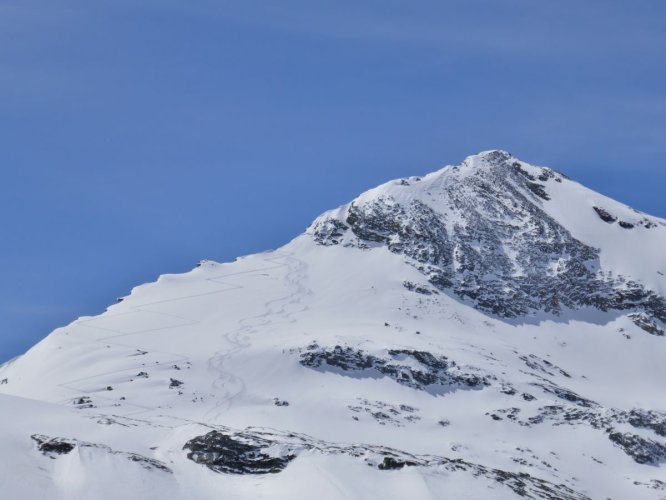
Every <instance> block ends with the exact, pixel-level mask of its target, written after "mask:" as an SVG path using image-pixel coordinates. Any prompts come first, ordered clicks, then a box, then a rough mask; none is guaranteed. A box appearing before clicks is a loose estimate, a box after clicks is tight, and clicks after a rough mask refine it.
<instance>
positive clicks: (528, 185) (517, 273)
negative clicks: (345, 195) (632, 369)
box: [308, 151, 666, 322]
mask: <svg viewBox="0 0 666 500" xmlns="http://www.w3.org/2000/svg"><path fill="white" fill-rule="evenodd" d="M581 198H583V200H582V201H581ZM571 207H574V210H573V211H572V209H571ZM604 207H606V208H604ZM576 210H577V211H579V213H578V214H576V213H575V212H576ZM577 219H584V220H586V223H587V224H589V226H590V227H592V228H593V229H594V230H591V231H590V233H591V235H592V236H597V239H596V240H595V239H593V238H590V236H587V237H586V238H585V239H586V241H587V242H586V243H584V242H583V241H582V240H581V239H578V238H576V237H574V235H573V234H572V232H571V231H569V229H567V224H568V223H569V222H570V221H573V220H577ZM575 225H576V232H577V233H579V234H585V233H586V231H585V230H584V225H583V224H581V223H580V222H579V223H578V224H575ZM610 226H613V227H610ZM599 228H602V229H606V230H610V231H609V235H602V234H600V230H599ZM308 232H309V234H311V235H312V236H313V237H314V239H315V240H316V241H317V242H318V243H320V244H322V245H338V244H341V245H345V246H354V247H357V248H369V247H372V246H376V245H385V246H386V247H387V248H388V249H389V250H390V251H391V252H394V253H397V254H402V255H405V256H406V257H408V258H409V262H410V263H411V264H412V265H414V266H415V267H417V268H418V269H419V271H420V272H421V273H423V274H424V275H425V276H426V277H427V279H428V281H429V282H430V283H431V284H432V285H434V286H435V287H437V288H438V289H439V290H441V291H447V292H452V293H453V294H454V295H455V296H457V297H459V298H460V299H462V300H466V301H468V302H469V303H471V304H473V305H474V306H475V307H477V308H478V309H480V310H482V311H485V312H488V313H491V314H493V315H496V316H499V317H504V318H514V317H524V316H527V315H534V314H535V313H537V312H545V313H552V314H555V315H559V314H561V313H562V311H563V310H564V309H581V308H583V307H593V308H596V309H599V310H602V311H608V310H618V311H626V310H633V311H635V312H636V314H640V315H641V316H644V315H647V316H649V317H651V318H654V319H655V320H658V321H660V322H665V321H666V300H664V297H663V295H662V291H663V288H664V286H663V285H664V283H665V282H664V276H663V273H662V272H660V269H661V268H663V267H665V266H666V261H664V259H663V257H662V256H659V257H658V258H656V259H652V260H650V261H649V262H651V263H652V264H653V265H655V264H656V266H655V267H656V269H655V268H654V267H653V268H652V269H648V270H646V269H645V267H646V266H645V261H644V260H642V259H641V258H640V255H638V256H635V255H636V253H638V254H640V253H641V250H639V251H638V252H636V253H633V252H632V254H633V255H632V257H631V258H629V254H627V253H625V254H624V257H623V258H622V259H618V257H617V255H616V254H615V252H614V251H613V248H614V245H615V244H617V239H618V238H617V237H616V233H621V236H622V237H623V238H624V240H625V241H624V245H622V247H623V248H628V247H629V246H638V247H639V248H642V247H643V245H642V243H643V242H645V243H648V244H647V245H645V248H647V249H648V250H647V252H649V254H650V255H651V256H652V255H656V254H655V253H654V247H655V246H657V245H656V244H657V243H658V242H663V241H665V239H666V223H665V222H664V221H662V220H659V219H655V218H651V217H647V216H645V215H643V214H640V213H637V212H634V211H631V210H630V209H628V208H626V207H621V206H618V204H617V203H615V202H612V201H611V200H608V199H604V198H603V197H601V196H600V195H597V194H595V193H592V192H590V191H587V190H583V189H582V188H581V186H579V185H577V184H575V183H573V182H572V181H570V180H569V179H567V178H566V177H564V176H563V175H562V174H559V173H557V172H555V171H553V170H551V169H549V168H541V167H534V166H532V165H529V164H526V163H524V162H521V161H519V160H518V159H516V158H514V157H512V156H511V155H510V154H508V153H506V152H503V151H490V152H486V153H481V154H479V155H476V156H471V157H469V158H467V159H466V160H465V161H464V162H463V164H462V165H460V166H458V167H447V168H445V169H443V170H440V171H439V172H436V173H434V174H430V175H427V176H425V177H424V178H418V177H416V178H410V179H401V180H399V181H394V182H390V183H388V184H385V185H383V186H380V187H378V188H376V189H373V190H370V191H368V192H366V193H364V194H363V195H361V196H359V197H358V198H357V199H356V200H354V201H353V202H351V203H350V204H348V205H345V206H344V207H342V208H340V209H338V210H336V211H333V212H329V213H327V214H324V215H323V216H322V217H320V218H318V219H317V220H316V221H315V222H314V223H313V225H312V226H311V227H310V228H309V229H308ZM643 252H645V250H643ZM603 253H608V254H610V255H612V257H611V258H609V259H607V261H606V262H603V264H602V254H603ZM618 260H619V261H620V262H621V263H622V265H617V266H616V265H613V263H614V262H617V261H618ZM632 260H633V261H634V262H633V265H632V263H631V261H632ZM623 273H628V274H627V275H625V274H623ZM646 276H649V277H650V278H651V279H649V280H648V283H647V285H646V284H644V283H640V282H639V281H637V279H644V278H645V277H646Z"/></svg>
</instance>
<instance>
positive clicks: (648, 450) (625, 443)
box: [608, 432, 666, 465]
mask: <svg viewBox="0 0 666 500" xmlns="http://www.w3.org/2000/svg"><path fill="white" fill-rule="evenodd" d="M608 439H610V440H611V441H612V442H613V443H615V444H616V445H617V446H619V447H620V448H622V450H624V452H625V453H626V454H627V455H629V456H630V457H631V458H633V459H634V461H635V462H637V463H639V464H650V465H658V464H659V463H661V462H663V461H665V460H666V445H664V444H662V443H658V442H656V441H653V440H652V439H646V438H643V437H641V436H638V435H636V434H631V433H629V432H611V433H610V434H609V435H608Z"/></svg>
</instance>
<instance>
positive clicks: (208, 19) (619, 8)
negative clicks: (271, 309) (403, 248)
mask: <svg viewBox="0 0 666 500" xmlns="http://www.w3.org/2000/svg"><path fill="white" fill-rule="evenodd" d="M665 57H666V2H664V1H662V0H654V1H645V0H635V1H626V0H625V1H614V0H575V1H571V0H558V1H550V0H549V1H546V0H501V1H500V0H493V1H489V0H485V1H484V0H461V1H442V0H439V1H420V2H414V1H393V0H382V1H363V0H354V1H346V0H345V1H342V0H338V1H315V2H312V1H291V0H281V1H272V2H269V1H264V2H258V1H252V0H242V1H238V2H226V1H210V0H199V1H190V0H187V1H186V0H183V1H175V0H132V1H126V0H113V1H104V0H96V1H90V0H85V1H60V0H48V1H33V0H21V1H15V0H11V1H6V0H0V165H1V167H0V168H1V169H2V170H1V172H2V177H1V178H0V221H1V222H0V224H1V226H0V227H1V228H2V240H1V242H2V244H1V245H0V275H1V278H2V280H1V281H0V360H2V359H7V358H9V357H12V356H14V355H16V354H18V353H20V352H22V351H24V350H25V349H27V348H28V347H29V346H30V345H32V344H33V343H34V342H36V341H37V340H39V339H40V338H42V337H43V336H45V335H46V334H48V333H49V331H51V330H52V329H53V328H55V327H57V326H60V325H63V324H66V323H68V322H69V321H71V320H73V319H75V318H76V317H77V316H79V315H84V314H95V313H99V312H101V311H102V310H103V309H104V306H105V305H107V304H109V303H112V302H113V301H114V300H115V298H116V297H118V296H121V295H124V294H126V293H128V292H129V290H130V289H131V287H132V286H134V285H137V284H140V283H142V282H145V281H149V280H153V279H155V278H156V277H157V276H158V275H159V274H161V273H168V272H181V271H186V270H189V269H190V268H191V267H193V266H194V264H195V263H196V262H197V261H198V260H199V259H203V258H209V259H215V260H221V261H224V260H232V259H233V258H234V257H236V256H238V255H242V254H247V253H252V252H256V251H260V250H264V249H268V248H275V247H277V246H280V245H281V244H283V243H285V242H286V241H288V240H289V239H291V238H292V237H293V236H295V235H296V234H298V233H299V232H301V231H302V230H303V229H304V228H305V227H306V226H307V225H308V224H309V222H310V221H311V220H312V219H313V218H314V217H315V216H316V215H318V214H319V213H320V212H322V211H324V210H326V209H328V208H332V207H334V206H337V205H340V204H342V203H343V202H346V201H347V200H349V199H350V198H352V197H354V196H355V195H356V194H358V193H359V192H361V191H363V190H365V189H367V188H370V187H372V186H374V185H376V184H379V183H381V182H383V181H385V180H388V179H390V178H395V177H400V176H407V175H418V174H423V173H426V172H428V171H431V170H434V169H437V168H439V167H440V166H442V165H443V164H447V163H457V162H459V161H460V160H462V159H463V158H464V157H465V156H467V155H468V154H471V153H475V152H478V151H480V150H486V149H493V148H501V149H507V150H509V151H511V152H512V153H514V154H516V155H517V156H519V157H521V158H522V159H524V160H526V161H529V162H532V163H537V164H543V165H549V166H552V167H554V168H556V169H558V170H561V171H563V172H564V173H566V174H568V175H569V176H571V177H573V178H575V179H577V180H579V181H581V182H583V183H584V184H586V185H588V186H589V187H592V188H593V189H596V190H598V191H601V192H603V193H605V194H608V195H610V196H612V197H614V198H617V199H619V200H621V201H624V202H626V203H629V204H630V205H633V206H635V207H636V208H639V209H641V210H644V211H647V212H650V213H652V214H654V215H659V216H662V217H665V216H666V198H665V197H664V187H666V182H665V181H666V169H665V168H664V167H665V166H666V161H665V159H664V138H665V137H666V63H665Z"/></svg>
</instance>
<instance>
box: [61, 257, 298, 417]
mask: <svg viewBox="0 0 666 500" xmlns="http://www.w3.org/2000/svg"><path fill="white" fill-rule="evenodd" d="M263 260H264V262H266V263H270V264H271V265H269V266H267V267H266V266H264V267H258V268H255V269H250V270H247V271H240V272H235V273H228V274H223V275H220V276H215V277H212V278H205V279H204V280H205V281H209V282H212V283H215V284H219V285H222V286H224V289H222V290H215V291H211V292H205V293H199V294H191V295H184V296H181V297H175V298H170V299H165V300H159V301H154V302H147V303H143V304H139V305H136V306H130V307H129V309H130V311H128V312H124V313H120V314H116V315H111V316H106V318H109V317H118V316H124V315H128V314H132V313H140V312H144V313H149V314H152V315H159V316H164V317H168V318H170V319H174V320H177V321H179V323H178V324H175V325H168V326H161V327H157V328H150V329H147V330H139V331H136V332H129V333H128V332H123V331H120V330H116V329H113V328H107V327H101V326H96V325H93V324H90V323H93V322H94V321H96V320H98V319H100V317H99V316H97V317H94V318H90V319H84V320H78V321H76V322H75V323H76V324H77V325H79V326H83V327H86V328H92V329H95V330H101V331H106V332H109V333H111V334H112V335H109V336H106V337H101V338H98V339H94V340H91V341H90V342H91V343H97V344H103V345H105V346H107V345H114V346H117V347H122V348H128V349H133V350H136V351H140V352H142V353H152V354H158V355H165V356H166V357H167V359H166V360H162V361H156V362H155V363H154V364H153V365H151V366H153V367H157V366H163V365H173V364H177V363H186V362H189V361H190V357H189V356H185V355H182V354H178V353H173V352H169V351H163V350H157V349H146V348H144V347H142V346H141V345H140V344H139V343H131V342H118V341H117V339H121V338H122V339H126V340H127V341H129V340H131V338H132V336H136V335H143V334H146V333H159V332H161V331H164V330H168V329H172V328H179V327H184V326H189V325H195V324H200V323H201V321H199V320H197V319H193V318H187V317H184V316H178V315H175V314H170V313H164V312H159V311H154V310H150V309H147V307H149V306H154V305H157V304H164V303H169V302H178V301H182V300H186V299H191V298H195V297H202V296H206V295H213V294H219V293H224V292H230V291H233V290H238V289H242V288H244V286H243V285H239V284H237V283H234V282H230V281H228V280H229V278H233V277H236V276H241V275H247V274H252V273H259V272H265V271H271V270H274V269H279V268H282V267H287V275H286V277H285V280H286V282H287V284H288V285H289V286H290V288H292V290H291V291H290V292H289V293H288V294H287V295H285V296H283V297H278V298H277V299H272V300H270V301H268V302H266V303H264V305H263V307H264V309H265V310H264V311H263V312H262V313H260V314H258V315H255V316H251V317H249V318H243V319H241V320H239V321H238V323H239V326H238V327H236V328H234V329H233V330H231V331H229V332H227V333H225V334H224V335H223V339H224V340H225V341H227V342H228V343H229V344H230V345H231V347H230V348H229V349H226V350H224V351H218V352H217V353H215V355H214V356H213V357H211V358H210V359H209V360H208V366H209V367H210V368H211V369H212V370H214V371H217V372H218V377H217V378H216V379H215V380H214V381H213V384H212V387H213V389H214V390H224V391H225V392H224V394H223V395H222V398H221V400H220V401H219V402H218V403H217V404H216V407H215V408H213V409H212V410H209V411H208V412H207V413H206V414H205V415H204V419H203V420H206V419H207V417H208V416H209V414H211V413H212V412H215V415H214V418H218V417H219V416H220V415H221V414H222V413H223V412H224V411H225V409H228V408H229V407H230V406H231V403H232V401H233V400H234V399H235V398H236V397H237V396H239V395H240V394H242V393H243V392H244V391H245V383H244V381H243V380H242V379H240V378H239V377H237V376H235V375H233V374H232V373H230V372H228V371H226V370H225V369H224V363H225V361H227V360H228V359H229V358H231V357H232V356H233V355H234V354H236V353H238V352H240V351H242V350H244V349H246V348H248V347H249V346H250V345H251V344H250V342H249V335H251V334H252V333H254V332H256V331H257V328H258V327H260V326H263V325H266V324H269V323H274V322H275V321H274V320H273V317H277V316H280V315H281V316H282V317H283V321H285V322H289V321H294V320H290V318H291V316H292V315H293V314H294V313H295V312H299V311H304V310H307V306H302V307H300V309H298V310H295V311H287V307H288V306H289V305H291V304H300V303H301V301H302V298H303V297H304V296H305V295H306V294H308V293H311V292H310V291H309V290H308V289H307V288H305V287H304V286H303V284H302V283H301V281H302V280H303V278H305V276H306V273H305V269H306V264H305V263H304V262H302V261H301V260H300V259H297V258H295V257H293V254H291V253H287V252H282V253H281V254H278V255H277V256H275V257H270V258H266V259H263ZM281 260H286V262H278V261H281ZM276 306H277V308H276ZM137 368H138V369H141V367H140V366H133V367H131V368H122V369H119V370H113V371H108V372H101V373H96V374H95V375H91V376H88V377H83V378H78V379H74V380H69V381H66V382H64V383H62V384H58V385H57V386H58V387H62V388H64V389H67V390H69V391H72V392H75V393H77V394H78V395H94V397H95V399H98V400H99V399H101V400H106V401H108V402H110V403H112V404H113V405H120V406H124V407H132V408H135V409H136V410H137V411H133V412H130V413H126V414H124V415H122V417H124V418H130V417H131V416H135V415H138V414H141V413H146V412H150V411H156V410H163V409H164V408H161V407H159V406H158V407H151V406H147V405H141V404H137V403H130V402H127V401H123V402H122V403H119V401H118V400H117V399H114V398H111V397H106V396H101V395H99V390H96V389H93V390H91V389H83V388H81V387H77V386H76V385H77V383H80V382H84V381H87V380H91V379H94V378H99V377H103V376H108V375H114V374H117V373H124V372H131V371H136V369H137ZM233 384H235V385H236V386H237V388H236V389H232V388H230V387H229V385H233ZM68 401H71V399H70V398H68V399H65V400H64V401H63V402H68ZM223 406H224V407H225V408H222V407H223ZM117 416H120V415H117ZM158 416H163V417H168V418H174V419H176V420H180V421H187V422H191V423H196V424H200V425H208V423H207V422H200V421H196V420H191V419H184V418H182V417H177V416H175V415H169V414H168V413H164V412H162V413H160V415H158Z"/></svg>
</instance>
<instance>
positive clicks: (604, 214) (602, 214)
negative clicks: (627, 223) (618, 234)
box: [592, 207, 617, 224]
mask: <svg viewBox="0 0 666 500" xmlns="http://www.w3.org/2000/svg"><path fill="white" fill-rule="evenodd" d="M592 208H594V211H595V212H596V213H597V215H598V216H599V218H600V219H601V220H602V221H604V222H607V223H608V224H612V223H613V222H615V221H616V220H617V217H615V216H614V215H612V214H611V213H610V212H608V211H607V210H604V209H603V208H601V207H592Z"/></svg>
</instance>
